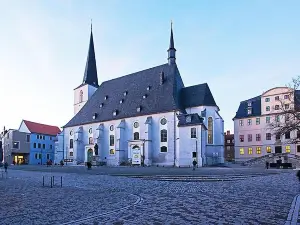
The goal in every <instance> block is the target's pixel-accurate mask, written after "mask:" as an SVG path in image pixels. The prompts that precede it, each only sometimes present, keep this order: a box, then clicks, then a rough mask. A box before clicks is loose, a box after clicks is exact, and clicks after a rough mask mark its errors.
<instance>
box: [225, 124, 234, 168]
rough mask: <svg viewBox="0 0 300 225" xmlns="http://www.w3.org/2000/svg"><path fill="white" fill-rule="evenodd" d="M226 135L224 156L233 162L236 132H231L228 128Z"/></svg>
mask: <svg viewBox="0 0 300 225" xmlns="http://www.w3.org/2000/svg"><path fill="white" fill-rule="evenodd" d="M224 135H225V142H224V157H225V161H227V162H232V161H234V159H235V157H234V134H231V133H230V130H228V131H227V132H226V133H224Z"/></svg>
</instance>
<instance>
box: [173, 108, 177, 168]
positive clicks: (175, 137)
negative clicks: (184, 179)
mask: <svg viewBox="0 0 300 225" xmlns="http://www.w3.org/2000/svg"><path fill="white" fill-rule="evenodd" d="M176 139H177V136H176V111H174V167H175V166H176Z"/></svg>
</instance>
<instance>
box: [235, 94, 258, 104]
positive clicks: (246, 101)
mask: <svg viewBox="0 0 300 225" xmlns="http://www.w3.org/2000/svg"><path fill="white" fill-rule="evenodd" d="M260 97H261V95H258V96H256V97H253V98H249V99H247V100H243V101H241V102H240V103H242V102H247V101H250V100H254V99H256V98H260Z"/></svg>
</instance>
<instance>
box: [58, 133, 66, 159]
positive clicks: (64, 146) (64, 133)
mask: <svg viewBox="0 0 300 225" xmlns="http://www.w3.org/2000/svg"><path fill="white" fill-rule="evenodd" d="M58 143H59V142H58ZM63 161H65V129H63Z"/></svg>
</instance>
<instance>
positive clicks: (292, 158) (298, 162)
mask: <svg viewBox="0 0 300 225" xmlns="http://www.w3.org/2000/svg"><path fill="white" fill-rule="evenodd" d="M279 157H280V158H281V159H282V160H283V162H286V161H287V162H289V163H292V165H293V167H294V168H295V167H297V168H298V167H300V156H299V155H296V154H291V153H270V154H268V155H264V156H261V157H257V158H254V159H250V160H248V161H245V162H243V163H242V165H243V166H249V167H257V166H261V167H264V166H265V165H266V161H268V162H270V163H272V162H276V160H277V159H279ZM284 159H286V160H284Z"/></svg>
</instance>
